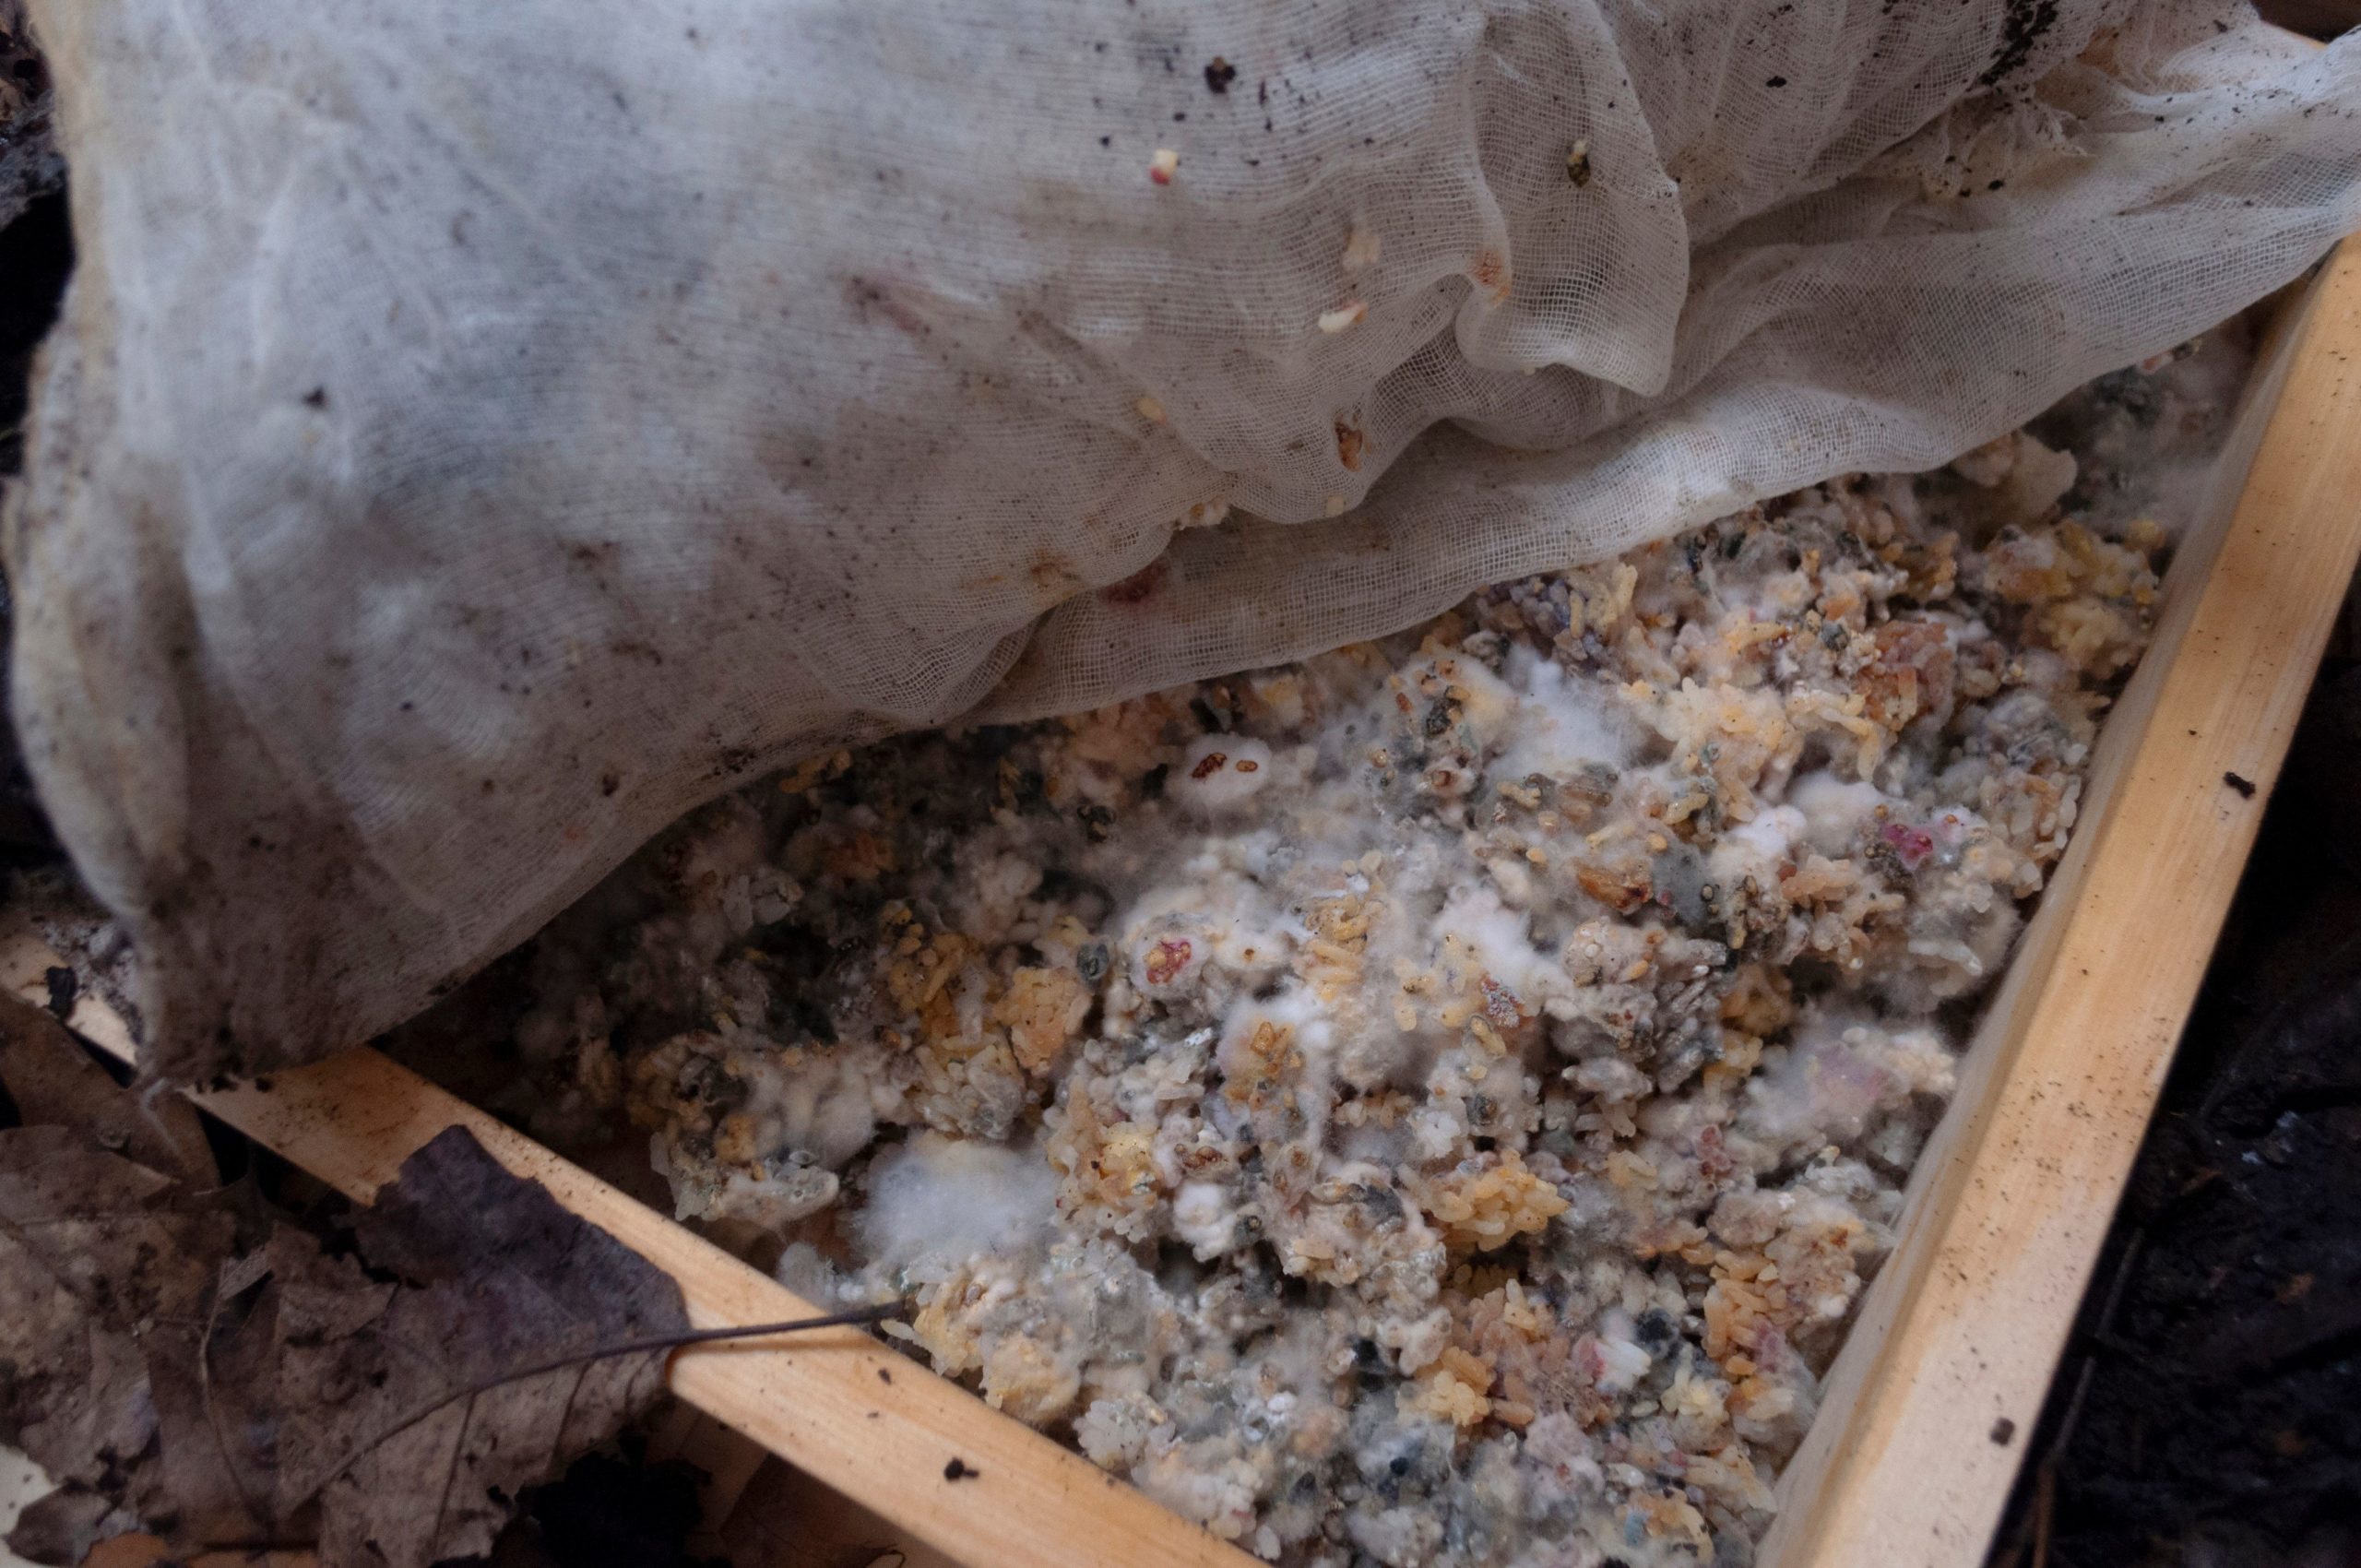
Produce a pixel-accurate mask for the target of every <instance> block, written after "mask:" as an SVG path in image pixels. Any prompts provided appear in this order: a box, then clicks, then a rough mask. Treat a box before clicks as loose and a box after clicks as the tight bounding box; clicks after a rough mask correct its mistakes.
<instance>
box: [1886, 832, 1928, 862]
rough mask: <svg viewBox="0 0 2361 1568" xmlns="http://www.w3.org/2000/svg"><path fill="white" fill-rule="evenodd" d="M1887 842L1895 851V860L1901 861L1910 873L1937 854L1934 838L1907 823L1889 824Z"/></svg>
mask: <svg viewBox="0 0 2361 1568" xmlns="http://www.w3.org/2000/svg"><path fill="white" fill-rule="evenodd" d="M1885 841H1886V844H1887V845H1888V847H1890V848H1891V849H1892V850H1893V853H1894V856H1895V858H1896V859H1898V860H1899V861H1902V864H1903V866H1904V869H1905V870H1908V871H1916V870H1917V869H1918V866H1919V863H1920V862H1921V861H1925V860H1926V858H1927V857H1928V856H1929V855H1931V854H1933V853H1934V852H1935V840H1934V838H1933V837H1931V836H1930V835H1928V833H1926V832H1925V831H1924V830H1923V829H1920V828H1916V827H1913V826H1910V825H1909V824H1908V823H1906V822H1889V823H1887V824H1886V825H1885Z"/></svg>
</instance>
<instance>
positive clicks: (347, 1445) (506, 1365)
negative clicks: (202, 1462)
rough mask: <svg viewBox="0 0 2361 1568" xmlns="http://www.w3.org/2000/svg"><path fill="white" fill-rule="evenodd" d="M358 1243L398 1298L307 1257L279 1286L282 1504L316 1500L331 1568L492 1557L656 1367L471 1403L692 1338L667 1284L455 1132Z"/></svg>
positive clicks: (638, 1401) (438, 1143)
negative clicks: (652, 1341)
mask: <svg viewBox="0 0 2361 1568" xmlns="http://www.w3.org/2000/svg"><path fill="white" fill-rule="evenodd" d="M354 1234H355V1238H356V1239H357V1240H358V1241H359V1242H360V1245H361V1251H362V1255H363V1256H365V1257H367V1258H368V1259H369V1260H370V1262H371V1263H372V1264H373V1265H375V1266H377V1267H378V1268H380V1269H388V1270H391V1271H393V1272H394V1273H395V1274H397V1275H398V1276H399V1277H400V1280H399V1283H398V1284H396V1285H390V1286H388V1285H384V1284H380V1283H378V1282H377V1281H376V1280H374V1279H372V1278H370V1277H368V1276H367V1275H365V1274H364V1273H362V1270H361V1269H360V1268H359V1267H358V1266H357V1265H354V1264H352V1263H351V1262H350V1261H349V1260H344V1259H330V1258H326V1257H323V1256H319V1255H317V1254H316V1253H315V1254H314V1257H313V1258H312V1259H310V1260H308V1262H307V1263H306V1264H305V1265H303V1266H301V1267H295V1266H289V1267H288V1268H286V1269H285V1270H284V1272H283V1273H282V1275H281V1278H280V1280H279V1344H280V1347H281V1360H280V1366H279V1385H280V1389H281V1391H282V1394H283V1396H284V1406H285V1410H286V1422H287V1425H286V1437H285V1441H284V1443H283V1445H282V1455H281V1468H280V1473H279V1496H280V1499H281V1503H282V1505H285V1504H286V1503H292V1502H296V1501H299V1500H301V1499H303V1498H304V1497H308V1496H309V1495H311V1493H312V1492H313V1491H318V1492H319V1494H320V1506H321V1530H320V1559H321V1562H322V1563H323V1564H324V1565H325V1568H337V1565H338V1564H344V1563H350V1564H361V1563H364V1562H365V1563H371V1564H389V1565H390V1568H427V1564H430V1563H433V1562H437V1561H440V1560H441V1559H444V1558H446V1557H455V1556H463V1555H468V1554H471V1553H475V1552H480V1551H482V1550H486V1549H488V1548H489V1547H490V1546H491V1544H492V1537H493V1535H494V1534H496V1533H497V1532H498V1530H499V1528H500V1526H501V1525H502V1524H503V1523H504V1522H505V1521H506V1519H507V1517H508V1515H509V1513H510V1511H511V1507H512V1505H513V1503H514V1500H515V1498H516V1494H517V1493H518V1492H519V1491H523V1490H524V1489H525V1488H526V1487H527V1486H529V1485H531V1484H533V1483H534V1482H536V1481H539V1480H540V1479H544V1478H545V1477H547V1476H550V1475H552V1474H554V1473H555V1472H556V1471H557V1470H558V1469H560V1468H561V1467H563V1466H564V1463H565V1462H566V1461H567V1460H568V1459H570V1458H572V1457H573V1456H574V1455H577V1454H580V1453H582V1452H583V1451H585V1450H587V1449H588V1448H590V1447H592V1446H593V1445H595V1444H597V1443H600V1442H602V1441H604V1440H605V1439H606V1438H607V1437H609V1436H610V1435H611V1434H612V1433H613V1432H614V1431H616V1430H617V1429H618V1428H620V1427H621V1426H622V1425H623V1423H624V1422H625V1421H626V1420H629V1419H630V1418H631V1417H632V1416H633V1415H634V1414H635V1413H636V1412H637V1411H638V1410H640V1409H642V1408H645V1407H646V1405H647V1402H648V1401H650V1400H651V1399H653V1398H654V1397H655V1396H656V1395H657V1394H658V1392H659V1391H660V1390H661V1388H662V1386H663V1367H664V1352H662V1351H660V1350H659V1351H647V1352H642V1353H639V1354H636V1355H629V1356H614V1357H609V1358H605V1359H600V1360H586V1361H581V1362H578V1363H576V1364H575V1365H571V1366H566V1367H562V1368H559V1369H558V1370H556V1371H553V1372H543V1373H540V1375H537V1376H531V1377H524V1378H517V1379H516V1380H514V1381H509V1382H500V1383H497V1384H496V1386H490V1387H484V1386H482V1385H485V1384H493V1383H494V1380H497V1379H501V1378H504V1377H507V1376H509V1375H510V1374H512V1373H513V1372H516V1370H517V1369H520V1368H526V1367H532V1366H538V1365H540V1364H542V1363H545V1362H547V1361H550V1360H554V1359H556V1358H559V1357H562V1356H566V1355H583V1354H587V1353H590V1352H594V1351H596V1350H597V1349H598V1348H600V1347H602V1346H610V1345H619V1344H623V1343H627V1342H629V1341H632V1340H635V1339H643V1338H647V1337H650V1336H660V1335H666V1334H678V1333H681V1332H683V1331H685V1330H686V1328H687V1327H688V1320H687V1317H686V1314H685V1313H683V1311H682V1306H681V1295H680V1288H679V1287H678V1286H676V1285H675V1284H673V1282H672V1280H671V1278H670V1277H669V1276H667V1275H665V1274H663V1273H662V1272H660V1271H658V1269H656V1268H654V1267H652V1266H651V1265H648V1264H647V1262H646V1261H645V1260H644V1259H642V1258H640V1257H639V1256H638V1255H637V1254H636V1253H632V1252H631V1251H629V1250H628V1249H627V1248H625V1247H623V1245H622V1244H621V1243H620V1242H618V1241H615V1240H614V1238H612V1237H611V1236H609V1235H608V1234H607V1233H606V1232H605V1231H603V1230H599V1229H596V1228H595V1227H593V1226H590V1225H587V1224H585V1223H584V1222H583V1221H582V1220H581V1219H580V1218H577V1217H575V1215H572V1214H569V1213H568V1212H566V1210H565V1209H564V1208H563V1207H561V1206H559V1205H558V1202H557V1200H556V1199H554V1198H552V1196H550V1194H549V1191H548V1189H546V1188H544V1187H542V1186H541V1185H540V1183H539V1182H520V1181H518V1180H517V1179H516V1177H514V1176H512V1175H510V1174H509V1173H508V1172H507V1171H506V1170H503V1169H502V1168H501V1166H500V1165H499V1164H498V1162H497V1161H495V1160H493V1159H492V1157H491V1156H490V1155H488V1154H486V1153H485V1152H484V1151H483V1147H482V1146H481V1145H480V1144H478V1143H477V1142H476V1141H475V1139H474V1138H473V1137H471V1136H469V1134H467V1133H466V1132H465V1131H464V1130H462V1129H459V1128H453V1129H451V1130H450V1131H448V1132H445V1133H444V1134H441V1135H440V1136H438V1137H437V1138H435V1139H434V1140H433V1142H432V1143H430V1144H428V1145H427V1146H425V1147H424V1148H422V1149H421V1150H419V1152H418V1153H416V1154H414V1155H412V1156H411V1157H410V1158H409V1160H408V1161H407V1162H405V1163H404V1165H403V1166H402V1170H401V1176H400V1179H399V1180H398V1181H397V1182H395V1183H394V1184H393V1185H392V1186H390V1187H388V1188H386V1190H385V1191H383V1192H381V1193H380V1194H378V1195H377V1202H376V1204H375V1205H374V1206H373V1207H371V1208H370V1209H369V1210H367V1211H366V1212H365V1213H363V1214H362V1216H361V1217H360V1218H359V1221H358V1223H357V1224H356V1225H355V1227H354ZM282 1235H284V1232H282ZM470 1387H478V1388H481V1392H476V1393H472V1394H469V1395H467V1396H464V1397H461V1398H459V1399H457V1400H454V1401H452V1402H450V1403H448V1404H445V1405H442V1406H441V1407H440V1408H433V1407H434V1403H435V1401H436V1400H438V1399H441V1398H444V1397H445V1396H449V1395H450V1394H452V1393H454V1392H456V1391H459V1390H463V1389H468V1388H470ZM430 1409H431V1410H432V1413H427V1412H428V1411H429V1410H430Z"/></svg>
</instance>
